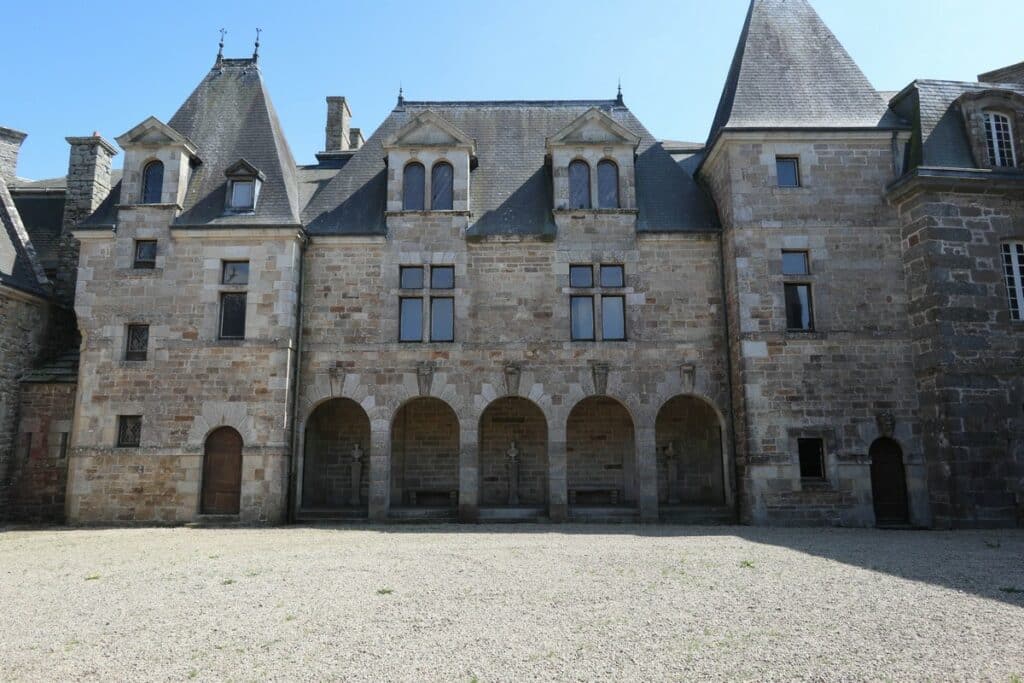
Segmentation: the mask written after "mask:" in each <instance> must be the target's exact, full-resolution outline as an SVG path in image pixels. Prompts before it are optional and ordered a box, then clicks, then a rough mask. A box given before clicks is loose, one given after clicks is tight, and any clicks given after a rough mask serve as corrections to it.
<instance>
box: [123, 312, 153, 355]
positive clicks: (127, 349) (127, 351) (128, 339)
mask: <svg viewBox="0 0 1024 683" xmlns="http://www.w3.org/2000/svg"><path fill="white" fill-rule="evenodd" d="M133 328H136V329H139V328H145V331H146V344H145V348H144V349H142V350H141V351H140V350H138V349H135V350H133V349H132V348H131V346H132V329H133ZM149 342H150V325H149V323H142V322H132V323H127V324H126V325H125V326H124V344H123V346H124V360H125V361H128V362H131V363H141V362H145V361H147V360H149Z"/></svg>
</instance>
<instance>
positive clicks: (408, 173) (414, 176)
mask: <svg viewBox="0 0 1024 683" xmlns="http://www.w3.org/2000/svg"><path fill="white" fill-rule="evenodd" d="M403 173H404V174H405V176H404V178H403V180H402V193H403V194H402V208H403V209H405V210H406V211H422V210H423V192H424V190H423V185H424V180H425V179H426V173H425V171H424V170H423V164H418V163H412V164H406V166H405V170H404V171H403Z"/></svg>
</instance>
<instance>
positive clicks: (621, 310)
mask: <svg viewBox="0 0 1024 683" xmlns="http://www.w3.org/2000/svg"><path fill="white" fill-rule="evenodd" d="M625 338H626V299H625V297H621V296H602V297H601V339H603V340H604V341H622V340H624V339H625Z"/></svg>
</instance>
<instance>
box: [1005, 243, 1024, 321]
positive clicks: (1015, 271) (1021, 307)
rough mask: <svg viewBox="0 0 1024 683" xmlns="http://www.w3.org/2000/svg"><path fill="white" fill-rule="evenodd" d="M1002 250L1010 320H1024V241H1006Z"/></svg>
mask: <svg viewBox="0 0 1024 683" xmlns="http://www.w3.org/2000/svg"><path fill="white" fill-rule="evenodd" d="M1001 251H1002V256H1003V278H1004V280H1005V282H1006V295H1007V297H1008V300H1009V305H1010V320H1024V242H1005V243H1003V245H1002V247H1001Z"/></svg>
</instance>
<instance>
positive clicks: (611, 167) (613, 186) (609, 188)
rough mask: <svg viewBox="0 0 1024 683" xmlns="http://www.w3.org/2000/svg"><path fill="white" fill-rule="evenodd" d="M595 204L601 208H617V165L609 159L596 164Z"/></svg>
mask: <svg viewBox="0 0 1024 683" xmlns="http://www.w3.org/2000/svg"><path fill="white" fill-rule="evenodd" d="M597 206H598V207H599V208H602V209H617V208H619V167H618V166H617V165H616V164H615V162H614V161H611V160H610V159H603V160H602V161H599V162H598V164H597Z"/></svg>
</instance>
